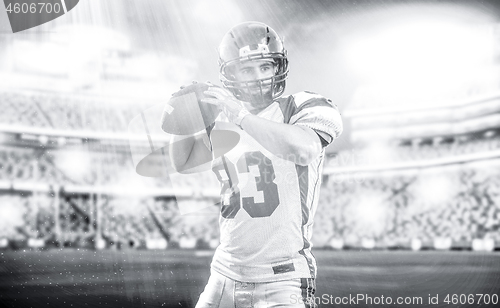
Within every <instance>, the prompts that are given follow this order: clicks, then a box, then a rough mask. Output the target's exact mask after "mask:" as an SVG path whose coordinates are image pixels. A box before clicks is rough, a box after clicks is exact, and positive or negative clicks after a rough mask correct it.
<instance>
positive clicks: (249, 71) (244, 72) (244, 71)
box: [240, 68, 252, 75]
mask: <svg viewBox="0 0 500 308" xmlns="http://www.w3.org/2000/svg"><path fill="white" fill-rule="evenodd" d="M240 72H241V73H242V74H244V75H248V74H251V73H252V70H251V69H249V68H244V69H242V70H241V71H240Z"/></svg>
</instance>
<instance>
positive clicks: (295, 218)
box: [211, 92, 342, 283]
mask: <svg viewBox="0 0 500 308" xmlns="http://www.w3.org/2000/svg"><path fill="white" fill-rule="evenodd" d="M258 116H259V117H261V118H264V119H267V120H270V121H273V122H277V123H288V124H292V125H301V126H306V127H309V128H311V129H313V130H314V131H315V132H316V133H317V134H318V135H319V136H320V137H321V138H320V139H321V141H322V143H323V146H326V145H328V144H329V143H330V142H332V141H333V140H334V139H335V138H337V137H338V135H339V134H340V133H341V131H342V121H341V118H340V114H339V112H338V109H337V107H336V106H335V105H334V104H333V103H332V102H331V101H330V100H328V99H325V98H324V97H322V96H320V95H317V94H314V93H310V92H300V93H298V94H295V95H291V96H287V97H283V98H279V99H277V100H275V101H274V102H273V103H272V104H271V105H269V106H268V107H267V108H266V109H264V110H263V111H261V112H260V113H259V114H258ZM214 129H216V130H218V129H224V130H233V131H236V132H238V134H239V135H240V141H239V143H238V145H237V146H236V147H235V148H233V149H232V150H231V151H229V152H228V153H226V154H225V155H224V156H223V157H219V158H217V159H215V160H214V161H213V164H212V170H213V172H214V173H215V174H216V176H217V178H218V179H219V181H220V182H221V186H222V190H221V215H220V220H219V222H220V233H221V239H220V241H221V242H220V245H219V247H218V248H217V250H216V252H215V255H214V258H213V261H212V265H211V266H212V270H215V271H217V272H218V273H220V274H222V275H224V276H226V277H229V278H231V279H233V280H236V281H243V282H251V283H257V282H272V281H280V280H289V279H296V278H315V277H316V261H315V259H314V256H313V255H312V254H311V247H312V244H311V241H310V240H311V235H312V225H313V217H314V214H315V212H316V208H317V204H318V194H319V188H320V185H321V172H322V166H323V158H324V147H323V150H322V151H321V154H320V155H319V156H318V157H317V158H316V159H315V160H314V161H313V162H311V163H310V164H309V165H307V166H300V165H296V164H295V163H293V162H291V161H290V160H286V159H284V158H283V157H277V156H276V155H273V154H272V153H270V152H269V151H267V150H266V149H265V148H264V147H263V146H262V145H260V144H259V143H258V142H257V141H256V140H255V139H253V138H252V137H251V136H250V135H249V134H247V133H246V132H245V131H244V130H241V129H240V128H239V127H238V126H236V125H234V124H232V123H229V122H220V121H218V122H216V124H215V127H214ZM285 158H286V157H285Z"/></svg>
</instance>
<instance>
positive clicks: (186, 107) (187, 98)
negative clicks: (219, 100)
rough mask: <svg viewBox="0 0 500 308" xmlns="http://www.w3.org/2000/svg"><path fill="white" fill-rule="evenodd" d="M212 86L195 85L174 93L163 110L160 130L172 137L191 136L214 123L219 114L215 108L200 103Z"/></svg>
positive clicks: (204, 84)
mask: <svg viewBox="0 0 500 308" xmlns="http://www.w3.org/2000/svg"><path fill="white" fill-rule="evenodd" d="M211 86H212V85H209V84H206V83H195V84H192V85H189V86H187V87H185V88H183V89H181V90H180V91H178V92H176V93H174V94H173V95H172V97H171V98H170V100H169V101H168V103H167V104H166V105H165V108H164V109H163V113H162V117H161V128H162V130H163V131H164V132H166V133H169V134H174V135H192V134H194V133H197V132H200V131H202V130H204V129H206V128H207V127H208V126H210V125H211V124H212V123H214V121H215V119H216V118H217V116H218V115H219V113H220V110H219V108H217V106H214V105H211V104H206V103H203V102H201V100H202V99H203V98H206V97H207V96H206V95H205V94H204V93H203V92H204V91H206V90H208V88H209V87H211Z"/></svg>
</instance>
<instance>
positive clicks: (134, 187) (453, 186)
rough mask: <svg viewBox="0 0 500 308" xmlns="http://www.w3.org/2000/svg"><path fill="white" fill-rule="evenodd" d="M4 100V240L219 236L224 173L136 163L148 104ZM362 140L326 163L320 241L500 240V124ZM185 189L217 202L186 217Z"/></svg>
mask: <svg viewBox="0 0 500 308" xmlns="http://www.w3.org/2000/svg"><path fill="white" fill-rule="evenodd" d="M469 101H470V100H469ZM0 106H1V107H2V108H3V109H4V111H5V112H3V113H2V115H0V128H1V130H2V131H3V134H4V135H3V137H2V142H1V145H0V191H1V193H2V195H1V197H0V206H1V207H0V211H2V215H0V216H4V217H7V216H8V217H17V218H15V219H11V221H10V222H9V223H6V221H2V223H0V240H1V241H2V243H4V242H5V239H7V240H8V242H9V243H10V244H9V245H10V247H13V248H16V247H25V246H27V243H28V242H29V240H30V239H39V240H42V241H43V243H45V245H44V246H46V247H52V246H59V247H61V246H62V247H87V248H95V247H98V246H99V247H101V246H100V245H98V244H97V243H98V242H102V243H103V244H102V247H101V248H114V249H126V248H133V249H138V248H139V249H140V248H148V247H149V248H155V247H156V249H158V248H163V249H164V248H165V247H181V248H192V247H197V248H214V247H215V245H216V244H217V242H218V216H217V207H216V206H213V204H215V203H216V202H217V201H216V196H217V194H218V192H217V191H209V192H204V191H203V188H204V187H208V185H207V183H209V182H211V181H212V182H213V181H215V178H214V177H213V176H212V177H211V176H210V174H209V173H204V174H201V175H199V176H180V177H176V178H175V181H176V182H175V186H174V185H172V180H171V179H169V178H168V177H157V178H146V177H140V176H138V175H137V174H136V173H135V171H134V162H133V161H132V158H131V154H130V148H129V147H128V144H127V143H128V141H127V140H126V139H124V137H123V136H124V135H123V133H124V132H126V131H127V126H128V124H129V121H130V120H131V119H132V118H133V117H135V116H136V114H137V113H139V112H140V111H141V110H142V109H141V108H142V107H139V106H137V105H135V106H134V105H127V104H123V105H118V104H114V103H113V104H112V103H106V101H103V99H96V98H95V97H90V96H89V97H85V96H76V95H75V96H71V95H62V94H54V93H48V92H7V91H2V92H0ZM37 131H40V132H41V133H37ZM43 136H45V138H42V137H43ZM86 136H87V137H86ZM88 136H90V137H88ZM99 136H103V137H101V138H100V137H99ZM134 142H135V144H134V146H137V147H144V148H145V149H147V147H148V145H147V144H144V143H141V142H142V141H134ZM354 149H355V150H350V151H341V152H338V153H335V155H332V156H329V158H328V160H327V161H326V162H325V174H324V178H323V187H322V193H321V195H320V201H319V208H318V210H317V211H318V213H321V215H316V222H315V227H314V228H315V233H314V238H313V242H314V243H315V245H316V246H317V247H336V248H340V247H346V248H349V247H364V248H370V247H372V246H374V247H372V248H384V249H386V248H405V249H408V248H410V246H411V243H412V240H419V241H421V243H422V247H423V248H433V244H434V242H435V241H436V239H444V242H446V241H447V239H451V241H452V247H454V248H467V249H469V248H470V247H472V243H473V242H474V240H478V239H493V240H494V243H495V244H496V245H498V244H500V230H499V228H500V224H499V223H498V222H499V221H500V191H499V187H500V174H499V173H498V172H497V171H496V170H497V169H498V168H497V169H495V168H492V167H489V166H490V165H492V164H493V166H497V157H498V153H497V152H498V151H499V150H500V132H499V130H498V128H496V127H491V128H489V129H486V130H480V131H477V130H473V131H471V132H469V133H464V134H458V135H451V136H450V135H443V136H439V135H436V136H431V137H429V136H424V137H422V138H419V137H412V138H406V139H404V138H403V139H397V140H392V141H390V142H387V143H385V144H382V145H381V146H380V145H377V144H375V146H371V145H370V144H368V145H366V146H364V147H356V148H354ZM485 166H486V167H485ZM158 167H159V168H161V166H158ZM436 174H439V175H440V176H435V175H436ZM436 179H438V181H437V182H436ZM433 183H434V184H433ZM432 185H434V186H435V187H440V188H441V189H438V190H436V189H435V187H433V186H432ZM181 190H182V191H183V195H182V198H181V199H178V200H180V201H182V202H185V204H188V205H189V206H193V207H199V206H201V207H202V208H206V209H207V210H206V211H202V212H198V213H191V214H187V215H180V213H179V204H177V203H176V202H175V198H174V193H175V192H176V191H177V192H178V191H181ZM4 220H5V219H4ZM159 240H166V242H167V243H168V245H166V246H165V245H157V244H158V243H160V244H161V241H159ZM155 241H156V242H155ZM148 243H150V245H148ZM151 243H157V244H154V245H152V244H151ZM476 243H478V242H477V241H476ZM23 245H24V246H23ZM477 245H478V244H476V246H477ZM34 246H36V245H34Z"/></svg>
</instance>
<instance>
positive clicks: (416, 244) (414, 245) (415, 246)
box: [410, 238, 422, 251]
mask: <svg viewBox="0 0 500 308" xmlns="http://www.w3.org/2000/svg"><path fill="white" fill-rule="evenodd" d="M410 247H411V250H413V251H418V250H420V249H422V241H421V240H420V239H418V238H414V239H412V240H411V242H410Z"/></svg>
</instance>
